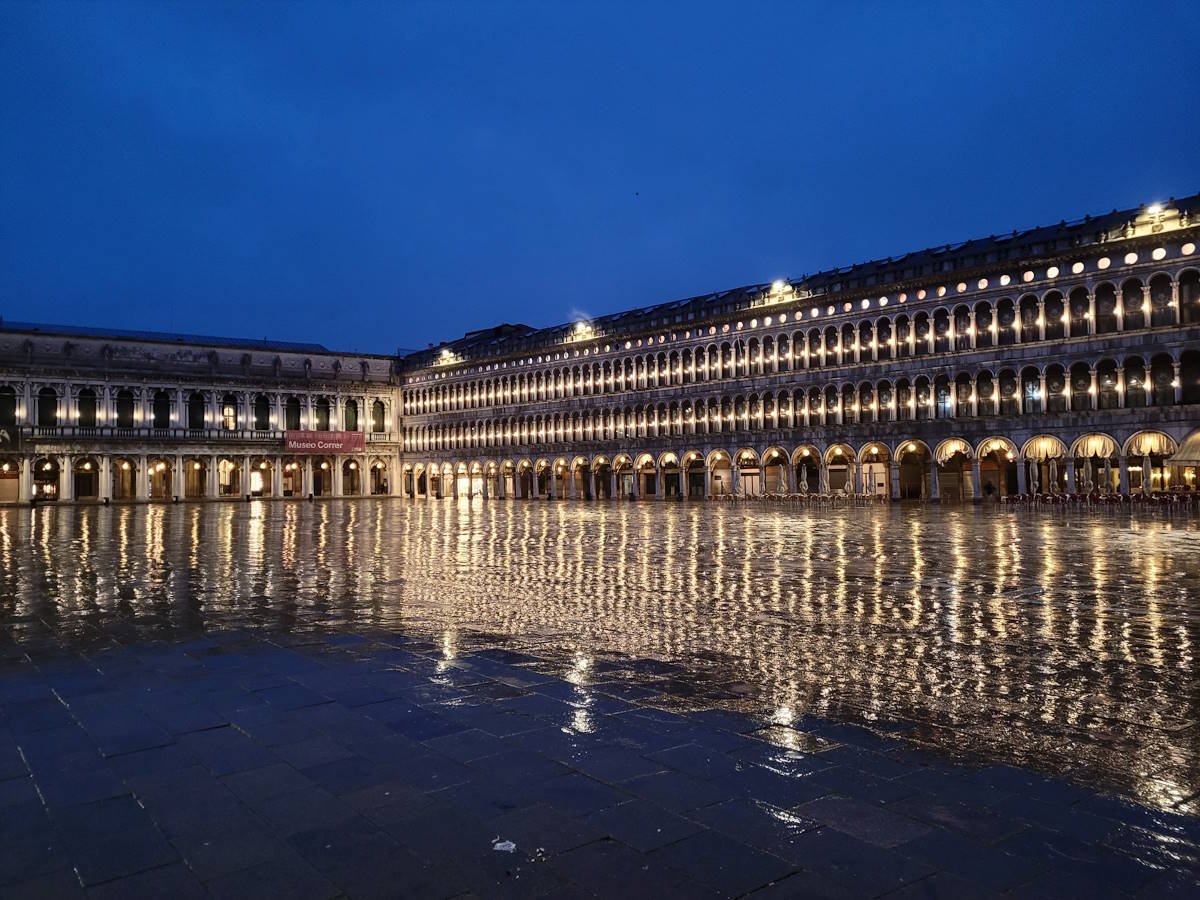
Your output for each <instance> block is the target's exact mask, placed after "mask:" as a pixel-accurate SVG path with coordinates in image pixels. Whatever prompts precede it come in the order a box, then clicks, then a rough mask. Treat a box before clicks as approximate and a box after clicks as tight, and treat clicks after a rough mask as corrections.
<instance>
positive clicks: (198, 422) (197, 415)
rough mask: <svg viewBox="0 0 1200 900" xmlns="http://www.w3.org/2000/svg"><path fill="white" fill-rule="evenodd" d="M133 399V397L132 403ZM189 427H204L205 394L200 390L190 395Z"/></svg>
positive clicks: (193, 428)
mask: <svg viewBox="0 0 1200 900" xmlns="http://www.w3.org/2000/svg"><path fill="white" fill-rule="evenodd" d="M132 399H133V398H132V397H131V398H130V402H131V403H132ZM188 428H190V429H192V430H193V431H201V430H203V428H204V395H203V394H201V393H200V392H199V391H197V392H195V393H193V394H192V395H191V396H190V397H188Z"/></svg>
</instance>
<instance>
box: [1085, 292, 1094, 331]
mask: <svg viewBox="0 0 1200 900" xmlns="http://www.w3.org/2000/svg"><path fill="white" fill-rule="evenodd" d="M1087 311H1088V314H1087V333H1088V334H1095V333H1096V295H1095V294H1088V310H1087Z"/></svg>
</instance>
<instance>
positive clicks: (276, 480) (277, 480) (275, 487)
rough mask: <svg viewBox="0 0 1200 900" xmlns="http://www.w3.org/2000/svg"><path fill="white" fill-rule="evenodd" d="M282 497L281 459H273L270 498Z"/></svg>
mask: <svg viewBox="0 0 1200 900" xmlns="http://www.w3.org/2000/svg"><path fill="white" fill-rule="evenodd" d="M282 496H283V458H282V457H280V456H277V457H275V459H274V460H273V461H272V462H271V497H272V498H277V497H282Z"/></svg>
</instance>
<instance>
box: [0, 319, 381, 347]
mask: <svg viewBox="0 0 1200 900" xmlns="http://www.w3.org/2000/svg"><path fill="white" fill-rule="evenodd" d="M0 332H9V333H22V334H25V333H30V332H32V333H36V334H50V335H56V336H61V337H88V338H113V339H114V340H127V341H148V342H153V343H162V344H199V345H201V346H205V347H229V348H231V349H238V350H281V351H288V352H291V353H335V352H337V351H334V350H330V349H329V348H328V347H325V346H323V345H322V344H305V343H296V342H292V341H272V340H267V339H266V338H263V339H262V340H254V339H253V338H232V337H214V336H212V335H204V334H182V333H176V332H170V331H134V330H130V329H122V328H91V327H88V326H84V325H51V324H46V323H40V322H10V321H8V320H7V319H0ZM365 355H367V356H374V355H376V354H365Z"/></svg>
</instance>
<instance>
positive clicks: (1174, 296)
mask: <svg viewBox="0 0 1200 900" xmlns="http://www.w3.org/2000/svg"><path fill="white" fill-rule="evenodd" d="M1171 309H1173V310H1174V311H1175V324H1176V325H1178V324H1179V322H1180V312H1181V310H1180V309H1179V282H1178V281H1172V282H1171ZM1176 402H1178V401H1176Z"/></svg>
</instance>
